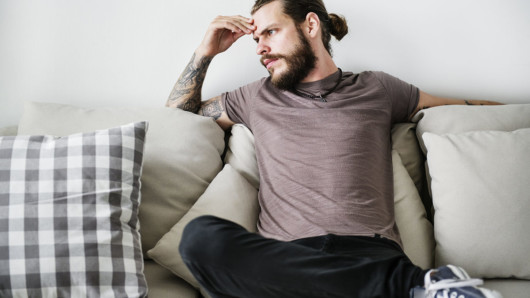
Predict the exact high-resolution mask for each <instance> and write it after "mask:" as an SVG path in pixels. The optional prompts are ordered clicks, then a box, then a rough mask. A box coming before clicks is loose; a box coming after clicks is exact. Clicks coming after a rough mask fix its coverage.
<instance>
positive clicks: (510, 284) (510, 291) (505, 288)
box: [484, 279, 530, 298]
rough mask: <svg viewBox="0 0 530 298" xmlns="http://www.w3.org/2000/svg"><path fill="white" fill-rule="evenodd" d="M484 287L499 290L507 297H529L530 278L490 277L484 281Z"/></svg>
mask: <svg viewBox="0 0 530 298" xmlns="http://www.w3.org/2000/svg"><path fill="white" fill-rule="evenodd" d="M484 287H485V288H487V289H491V290H495V291H498V292H499V293H501V294H502V296H503V297H505V298H528V293H530V281H529V280H516V279H488V280H485V281H484Z"/></svg>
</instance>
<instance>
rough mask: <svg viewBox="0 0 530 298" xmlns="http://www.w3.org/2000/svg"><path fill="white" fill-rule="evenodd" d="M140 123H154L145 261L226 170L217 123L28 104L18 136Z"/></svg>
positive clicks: (148, 150)
mask: <svg viewBox="0 0 530 298" xmlns="http://www.w3.org/2000/svg"><path fill="white" fill-rule="evenodd" d="M136 121H149V131H148V133H147V136H146V139H147V142H146V145H145V156H144V167H143V174H142V180H141V181H142V206H141V207H140V213H139V217H140V222H141V229H140V234H141V235H142V237H141V239H142V248H143V251H144V256H146V255H147V254H146V252H147V250H149V249H151V248H153V247H154V246H155V244H156V243H157V242H158V240H160V238H162V236H163V235H164V234H165V233H166V232H167V231H169V230H170V229H171V227H172V226H173V225H174V224H175V223H177V222H178V221H179V219H181V218H182V216H184V214H186V212H188V210H189V209H190V208H191V206H193V204H194V203H195V201H197V199H198V198H199V196H200V195H201V194H202V193H203V192H204V191H205V190H206V188H207V187H208V184H210V182H211V181H212V180H213V178H214V177H215V175H217V173H218V172H219V171H220V170H221V169H222V166H223V163H222V160H221V154H222V152H223V149H224V146H225V142H224V132H223V130H222V129H221V128H220V127H219V125H217V124H216V123H215V121H214V120H213V119H212V118H208V117H202V116H198V115H195V114H192V113H188V112H185V111H182V110H179V109H170V108H165V107H160V108H147V107H127V106H125V107H123V106H122V107H100V108H80V107H75V106H69V105H63V104H52V103H36V102H29V103H26V104H25V106H24V113H23V115H22V119H21V120H20V123H19V134H53V135H59V136H64V135H68V134H72V133H75V132H86V131H92V130H96V129H104V128H108V127H113V126H119V125H122V124H125V123H130V122H136Z"/></svg>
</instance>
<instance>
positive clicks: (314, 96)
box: [292, 68, 342, 102]
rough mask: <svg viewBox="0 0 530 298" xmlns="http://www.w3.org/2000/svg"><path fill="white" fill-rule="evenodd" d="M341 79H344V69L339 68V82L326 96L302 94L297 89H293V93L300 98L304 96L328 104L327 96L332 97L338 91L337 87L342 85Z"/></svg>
mask: <svg viewBox="0 0 530 298" xmlns="http://www.w3.org/2000/svg"><path fill="white" fill-rule="evenodd" d="M341 79H342V69H340V68H339V78H338V80H337V83H335V86H333V88H331V89H330V90H329V91H328V92H326V93H324V94H320V93H318V95H312V94H307V93H304V92H300V91H298V90H296V88H293V90H292V92H293V93H294V94H296V95H298V96H302V97H306V98H309V99H314V100H319V101H321V102H327V100H326V96H328V95H330V94H331V93H332V92H333V91H335V89H337V87H338V86H339V84H340V81H341Z"/></svg>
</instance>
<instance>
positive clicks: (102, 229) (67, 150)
mask: <svg viewBox="0 0 530 298" xmlns="http://www.w3.org/2000/svg"><path fill="white" fill-rule="evenodd" d="M146 129H147V124H146V123H145V122H140V123H133V124H129V125H124V126H121V127H116V128H112V129H107V130H101V131H96V132H92V133H84V134H75V135H70V136H67V137H62V138H55V137H52V136H12V137H0V296H2V297H115V296H122V297H125V296H135V297H138V296H146V294H147V293H146V292H147V288H146V282H145V278H144V275H143V258H142V251H141V246H140V239H139V238H140V235H139V232H138V215H137V214H138V206H139V204H140V176H141V170H142V159H143V149H144V141H145V133H146Z"/></svg>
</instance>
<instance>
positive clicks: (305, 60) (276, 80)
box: [261, 28, 317, 90]
mask: <svg viewBox="0 0 530 298" xmlns="http://www.w3.org/2000/svg"><path fill="white" fill-rule="evenodd" d="M297 31H298V43H297V44H296V45H295V48H294V50H293V51H291V53H288V54H285V55H280V54H278V55H263V56H262V57H261V63H262V64H263V65H265V64H264V62H263V61H264V60H265V59H283V60H284V61H285V64H286V70H285V71H283V72H280V73H278V74H275V73H274V66H273V67H272V68H271V69H269V73H270V75H271V82H272V84H273V85H274V86H276V87H277V88H279V89H282V90H292V89H293V88H294V86H295V85H296V84H298V83H299V82H300V81H302V80H303V79H304V78H305V77H307V76H308V75H309V72H311V70H313V68H315V65H316V61H317V58H316V56H315V54H314V53H313V50H312V48H311V45H310V44H309V42H308V41H307V39H306V37H305V36H304V34H303V32H302V30H301V29H300V28H297Z"/></svg>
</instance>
